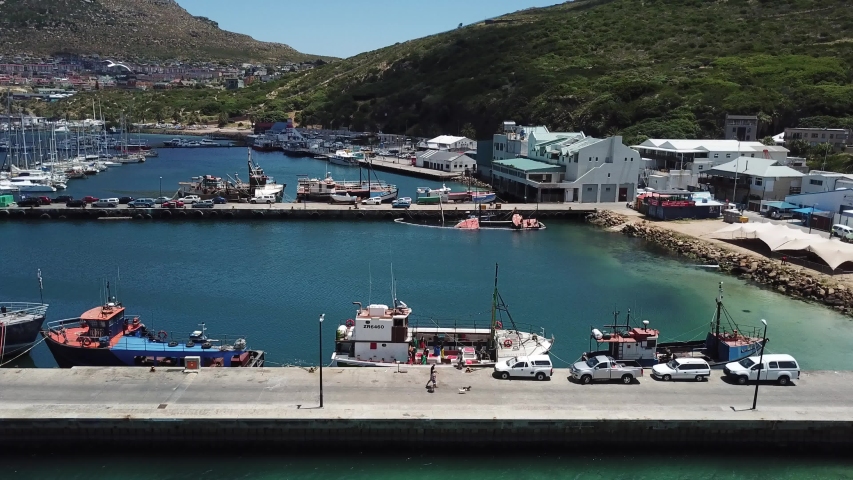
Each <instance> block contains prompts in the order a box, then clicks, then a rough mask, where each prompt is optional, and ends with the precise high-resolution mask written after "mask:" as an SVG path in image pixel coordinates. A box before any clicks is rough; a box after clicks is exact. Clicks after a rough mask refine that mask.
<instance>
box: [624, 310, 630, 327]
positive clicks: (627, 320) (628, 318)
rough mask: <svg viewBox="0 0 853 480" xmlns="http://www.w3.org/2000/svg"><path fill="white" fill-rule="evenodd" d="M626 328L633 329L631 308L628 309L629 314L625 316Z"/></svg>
mask: <svg viewBox="0 0 853 480" xmlns="http://www.w3.org/2000/svg"><path fill="white" fill-rule="evenodd" d="M625 330H628V331H631V309H630V308H629V309H628V316H627V317H625Z"/></svg>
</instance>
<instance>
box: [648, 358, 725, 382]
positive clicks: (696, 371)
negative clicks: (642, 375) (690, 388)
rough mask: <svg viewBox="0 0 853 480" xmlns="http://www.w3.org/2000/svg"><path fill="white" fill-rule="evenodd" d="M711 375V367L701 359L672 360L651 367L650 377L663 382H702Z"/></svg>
mask: <svg viewBox="0 0 853 480" xmlns="http://www.w3.org/2000/svg"><path fill="white" fill-rule="evenodd" d="M710 375H711V366H710V365H708V362H706V361H705V360H703V359H701V358H674V359H672V360H670V361H669V362H667V363H659V364H657V365H655V366H654V367H652V376H653V377H655V378H660V379H661V380H664V381H667V382H668V381H670V380H696V381H697V382H702V381H704V380H705V379H707V378H708V377H709V376H710Z"/></svg>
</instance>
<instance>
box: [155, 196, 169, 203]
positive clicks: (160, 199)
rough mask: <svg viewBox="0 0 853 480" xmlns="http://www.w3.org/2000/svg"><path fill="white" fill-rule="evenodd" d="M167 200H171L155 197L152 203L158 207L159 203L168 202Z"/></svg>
mask: <svg viewBox="0 0 853 480" xmlns="http://www.w3.org/2000/svg"><path fill="white" fill-rule="evenodd" d="M169 200H171V198H169V197H157V198H155V199H154V203H156V204H157V205H160V204H161V203H163V202H168V201H169Z"/></svg>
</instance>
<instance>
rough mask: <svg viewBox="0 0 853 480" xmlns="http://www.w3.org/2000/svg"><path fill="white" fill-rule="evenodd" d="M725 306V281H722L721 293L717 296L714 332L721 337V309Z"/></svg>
mask: <svg viewBox="0 0 853 480" xmlns="http://www.w3.org/2000/svg"><path fill="white" fill-rule="evenodd" d="M722 307H723V282H720V293H719V295H718V296H717V315H716V320H715V322H714V323H715V325H716V326H715V327H714V334H715V336H716V337H718V338H719V336H720V310H721V309H722Z"/></svg>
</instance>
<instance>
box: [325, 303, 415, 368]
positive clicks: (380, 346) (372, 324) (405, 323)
mask: <svg viewBox="0 0 853 480" xmlns="http://www.w3.org/2000/svg"><path fill="white" fill-rule="evenodd" d="M355 304H356V305H358V307H359V308H358V310H357V311H356V315H355V318H352V319H349V320H347V322H346V325H345V326H344V325H341V327H339V329H338V334H337V338H336V340H337V341H336V342H335V343H336V346H335V351H336V353H338V354H340V355H348V356H351V357H356V358H363V359H375V361H382V362H386V361H387V362H398V361H399V362H405V361H407V359H408V356H409V342H410V341H411V339H410V338H409V315H410V314H411V312H412V309H410V308H409V307H408V306H407V305H406V304H405V303H403V302H401V301H399V300H398V301H397V302H396V306H395V308H389V307H388V306H387V305H382V304H372V305H368V306H367V307H364V308H362V306H361V303H359V302H355Z"/></svg>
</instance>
